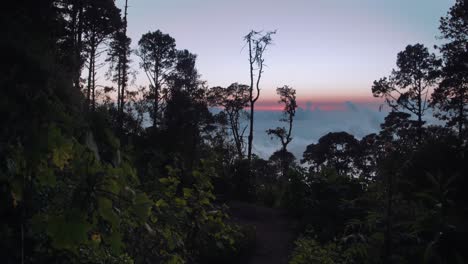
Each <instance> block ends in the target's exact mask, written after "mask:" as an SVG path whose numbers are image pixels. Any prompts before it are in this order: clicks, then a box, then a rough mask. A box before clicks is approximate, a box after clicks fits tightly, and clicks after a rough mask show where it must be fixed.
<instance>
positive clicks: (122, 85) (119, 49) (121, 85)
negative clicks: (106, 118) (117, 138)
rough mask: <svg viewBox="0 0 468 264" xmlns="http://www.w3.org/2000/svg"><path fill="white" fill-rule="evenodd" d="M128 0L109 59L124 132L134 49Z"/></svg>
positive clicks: (119, 123) (113, 39) (120, 126)
mask: <svg viewBox="0 0 468 264" xmlns="http://www.w3.org/2000/svg"><path fill="white" fill-rule="evenodd" d="M127 10H128V0H126V1H125V7H124V16H123V18H122V21H123V23H122V24H121V27H120V28H118V29H117V31H116V32H115V33H114V35H113V38H112V41H111V42H110V44H109V50H108V59H107V61H108V62H110V63H111V64H110V67H109V75H110V76H111V78H112V80H113V81H114V82H116V83H117V114H118V117H117V119H118V121H117V122H118V127H119V130H120V132H119V133H120V134H122V132H123V131H122V128H123V119H124V108H125V96H126V88H127V84H128V80H129V70H130V63H131V60H130V55H131V52H132V50H131V49H130V44H131V42H132V40H131V39H130V38H129V37H128V36H127V15H128V11H127Z"/></svg>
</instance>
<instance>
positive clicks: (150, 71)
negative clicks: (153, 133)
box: [137, 30, 176, 128]
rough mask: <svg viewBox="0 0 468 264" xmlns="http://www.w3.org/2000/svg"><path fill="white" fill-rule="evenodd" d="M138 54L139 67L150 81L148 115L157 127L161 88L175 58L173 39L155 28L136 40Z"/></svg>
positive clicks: (165, 82)
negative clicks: (150, 107)
mask: <svg viewBox="0 0 468 264" xmlns="http://www.w3.org/2000/svg"><path fill="white" fill-rule="evenodd" d="M138 46H139V47H138V52H137V54H138V56H139V57H140V59H141V63H140V67H141V68H143V70H144V71H145V73H146V76H147V77H148V80H149V82H150V93H149V96H150V98H149V99H150V100H151V101H152V109H151V111H150V116H151V118H152V120H153V127H155V128H156V127H158V122H159V121H160V120H159V119H160V116H159V115H160V111H161V99H162V89H163V87H164V86H165V85H167V76H168V75H169V73H170V71H171V70H172V69H173V66H174V63H175V60H176V50H175V40H174V39H173V38H172V37H171V36H169V35H168V34H164V33H162V32H161V31H159V30H157V31H155V32H148V33H146V34H143V36H142V37H141V39H140V41H138Z"/></svg>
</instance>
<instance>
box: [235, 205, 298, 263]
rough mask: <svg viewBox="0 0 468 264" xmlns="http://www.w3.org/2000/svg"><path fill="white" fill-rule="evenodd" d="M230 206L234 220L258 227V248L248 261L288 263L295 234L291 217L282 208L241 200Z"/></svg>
mask: <svg viewBox="0 0 468 264" xmlns="http://www.w3.org/2000/svg"><path fill="white" fill-rule="evenodd" d="M229 206H230V208H231V209H230V211H231V217H232V220H234V221H235V222H238V223H240V224H247V225H254V226H255V227H256V248H255V251H254V254H253V256H252V258H251V259H250V261H249V262H248V263H250V264H285V263H288V257H289V254H290V251H291V246H292V243H293V240H294V234H293V231H292V223H291V221H290V219H289V218H288V217H287V216H286V215H285V214H284V213H283V212H282V211H281V210H278V209H272V208H267V207H262V206H258V205H253V204H247V203H240V202H232V203H230V204H229Z"/></svg>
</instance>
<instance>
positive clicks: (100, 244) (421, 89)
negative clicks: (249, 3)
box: [0, 0, 468, 264]
mask: <svg viewBox="0 0 468 264" xmlns="http://www.w3.org/2000/svg"><path fill="white" fill-rule="evenodd" d="M435 19H436V18H435ZM0 28H2V37H1V39H0V52H1V54H2V56H1V62H2V63H1V64H0V65H1V66H0V67H1V69H0V87H1V90H0V91H1V96H0V113H1V114H2V118H1V119H0V262H1V263H244V262H245V261H247V260H246V259H248V257H249V255H255V253H253V250H254V248H261V247H262V245H255V240H256V239H255V237H254V236H255V232H256V231H255V228H257V229H262V228H263V229H268V228H269V227H271V226H274V225H271V223H269V222H268V221H275V218H276V217H275V216H277V217H283V216H279V214H277V212H279V211H268V210H266V209H262V210H265V212H267V213H265V214H263V215H271V216H272V217H271V219H268V217H264V218H262V219H263V221H265V222H266V223H265V226H259V225H258V224H257V227H255V226H252V225H251V224H249V223H245V222H244V223H243V222H242V221H236V220H235V219H230V217H229V213H230V212H229V209H228V207H226V206H225V205H223V204H224V202H227V203H228V204H229V202H230V201H233V200H242V201H244V202H249V203H257V204H263V205H266V206H270V207H277V208H282V209H283V211H281V212H284V211H286V212H287V213H288V214H289V217H288V218H287V219H289V220H288V221H287V222H286V221H282V220H281V219H286V218H278V219H280V220H281V225H284V223H290V224H291V226H290V232H291V233H285V234H284V236H282V237H290V236H296V237H297V239H296V241H295V244H294V246H293V250H292V251H291V252H290V254H289V258H288V259H289V262H290V263H293V264H300V263H467V262H468V251H467V249H468V248H467V245H468V230H467V227H468V225H467V223H468V207H467V204H466V201H468V192H467V191H466V190H468V176H467V175H468V170H467V166H468V158H467V154H468V153H467V152H468V147H467V139H468V130H467V124H468V108H467V103H468V11H467V5H466V4H465V3H464V1H462V0H457V1H456V3H455V5H454V6H453V7H452V9H451V10H450V11H449V12H448V14H447V16H446V17H444V18H442V19H441V24H440V32H441V37H442V39H443V40H444V42H443V43H444V44H443V45H441V46H440V47H436V48H437V51H438V53H437V54H438V55H437V56H436V55H434V54H433V53H431V52H430V51H429V49H428V48H426V47H424V46H423V45H421V44H415V45H409V46H407V47H406V49H405V50H403V51H402V52H400V53H399V54H398V56H397V68H396V69H395V70H393V71H392V72H391V74H390V76H389V77H387V78H382V79H380V80H378V81H375V82H374V85H373V87H372V93H373V94H374V96H376V97H382V98H384V99H385V100H386V103H387V105H388V106H389V107H390V108H391V112H390V113H389V114H388V116H387V117H386V118H385V121H384V123H383V124H382V125H381V131H380V132H379V133H376V134H371V135H367V136H365V137H364V138H362V139H356V138H355V137H354V136H353V135H350V134H348V133H346V132H334V133H329V134H327V135H324V136H323V137H322V138H321V139H320V140H319V141H318V142H317V143H315V144H311V145H309V146H307V148H306V151H305V152H304V155H303V157H302V159H301V160H300V162H297V161H296V158H295V157H294V155H293V154H291V153H290V152H288V150H287V147H288V144H289V143H290V142H291V141H292V140H293V138H292V131H293V124H294V117H295V111H296V108H297V104H296V94H295V90H294V89H293V88H292V87H289V86H284V87H280V88H278V89H277V93H278V95H279V98H280V101H279V103H280V104H282V105H283V106H284V117H283V119H282V120H281V121H284V124H285V125H284V127H278V128H272V129H269V130H268V131H266V133H268V134H269V135H270V136H271V137H272V139H275V140H278V142H279V143H280V144H279V150H278V151H277V152H275V153H274V154H273V155H272V156H271V157H270V158H269V159H268V160H264V159H262V158H260V157H258V156H256V155H255V154H254V153H253V148H252V146H253V144H254V140H255V139H254V137H253V131H254V130H253V129H254V125H255V124H254V114H255V112H254V109H255V103H256V102H257V100H258V99H259V97H260V91H261V90H260V84H261V77H262V73H263V70H264V68H263V66H264V62H265V59H266V58H265V54H266V51H267V47H268V46H269V44H271V42H272V40H273V37H274V34H275V32H256V31H251V32H250V33H249V34H247V35H246V36H245V38H244V41H245V44H246V51H247V52H246V53H247V55H246V57H247V58H248V63H246V68H247V69H249V68H250V77H251V83H250V84H249V85H243V84H238V83H234V84H232V85H231V86H229V87H226V88H223V87H213V88H208V87H206V84H205V82H203V81H202V80H200V78H199V74H198V72H197V70H196V68H195V62H196V55H194V54H192V53H190V52H189V51H187V50H178V49H177V48H176V42H175V40H174V39H173V38H172V37H171V36H169V35H168V34H165V33H162V32H161V31H152V32H148V33H147V34H144V35H143V36H142V37H141V39H140V40H139V41H138V45H137V46H138V48H137V50H131V49H130V46H131V40H130V39H129V38H128V37H127V29H126V28H127V7H124V8H123V10H120V9H118V8H117V7H116V6H115V3H114V1H113V0H93V1H91V0H41V1H37V0H18V1H10V3H9V8H1V9H0ZM131 54H137V55H138V59H139V61H138V63H139V66H140V67H139V69H133V68H131V67H130V65H132V64H131V63H130V62H131V58H132V57H131V56H130V55H131ZM104 65H107V67H108V68H109V71H108V74H107V78H108V79H109V81H110V82H112V83H113V86H102V85H100V84H99V81H100V80H99V79H98V78H96V76H97V71H98V70H99V69H101V68H102V67H103V66H104ZM136 70H139V71H140V72H144V73H145V75H146V76H147V77H148V81H149V83H150V85H149V86H148V87H139V88H137V89H136V88H135V87H134V85H132V83H133V79H134V76H135V71H136ZM432 91H433V92H432ZM211 107H218V110H219V111H210V109H211ZM244 109H248V110H249V111H248V112H246V111H245V110H244ZM215 113H216V114H215ZM431 114H434V115H435V116H436V117H437V118H439V119H440V120H441V122H440V123H441V125H434V124H428V123H426V122H425V119H426V117H427V116H428V115H431ZM245 124H247V126H244V125H245ZM316 125H317V126H320V124H316ZM249 208H250V207H249ZM262 208H263V207H262ZM278 219H276V220H278ZM256 223H258V221H257V222H256ZM267 227H268V228H267ZM284 230H288V229H284ZM272 237H274V236H272ZM285 240H288V239H285ZM257 241H258V240H257ZM284 243H285V245H284V247H286V248H289V245H287V241H284ZM276 245H277V244H276ZM276 245H275V246H276ZM280 251H281V254H282V256H283V255H284V251H283V250H278V251H277V252H280ZM271 254H276V252H275V251H271ZM274 256H275V255H273V257H272V258H271V259H272V260H275V259H276V260H277V261H278V262H280V261H284V259H282V258H275V257H274Z"/></svg>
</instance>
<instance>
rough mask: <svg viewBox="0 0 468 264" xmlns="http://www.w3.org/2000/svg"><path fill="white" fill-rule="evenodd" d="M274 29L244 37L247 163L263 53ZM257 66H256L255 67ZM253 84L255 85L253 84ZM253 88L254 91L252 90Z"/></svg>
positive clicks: (258, 95) (250, 153)
mask: <svg viewBox="0 0 468 264" xmlns="http://www.w3.org/2000/svg"><path fill="white" fill-rule="evenodd" d="M275 33H276V31H268V32H266V33H262V32H258V31H254V30H252V31H250V32H249V34H247V35H246V36H245V37H244V40H245V41H246V42H247V46H248V48H249V67H250V89H249V106H250V116H249V118H250V120H249V121H250V122H249V137H248V146H247V159H248V160H249V164H250V163H251V161H252V145H253V131H254V112H255V103H256V102H257V100H258V98H259V97H260V80H261V78H262V73H263V67H264V66H265V58H264V56H263V55H264V53H265V50H266V49H267V47H268V46H269V45H270V44H271V42H272V37H271V36H272V35H273V34H275ZM255 67H257V68H255ZM254 85H255V86H254ZM254 89H255V91H254Z"/></svg>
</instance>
